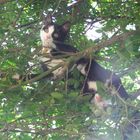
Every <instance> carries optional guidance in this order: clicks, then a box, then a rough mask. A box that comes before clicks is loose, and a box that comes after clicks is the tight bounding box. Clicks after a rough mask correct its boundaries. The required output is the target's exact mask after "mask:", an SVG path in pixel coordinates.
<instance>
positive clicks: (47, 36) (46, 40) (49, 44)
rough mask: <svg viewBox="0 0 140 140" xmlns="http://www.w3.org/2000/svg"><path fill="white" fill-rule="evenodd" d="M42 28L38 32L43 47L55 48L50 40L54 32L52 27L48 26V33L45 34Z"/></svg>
mask: <svg viewBox="0 0 140 140" xmlns="http://www.w3.org/2000/svg"><path fill="white" fill-rule="evenodd" d="M43 27H44V26H43ZM43 27H42V28H41V30H40V38H41V41H42V45H43V46H44V47H55V44H54V43H53V38H52V33H53V32H54V26H53V25H52V26H50V27H49V28H48V32H45V31H44V30H43Z"/></svg>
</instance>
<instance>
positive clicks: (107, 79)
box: [77, 58, 129, 99]
mask: <svg viewBox="0 0 140 140" xmlns="http://www.w3.org/2000/svg"><path fill="white" fill-rule="evenodd" d="M79 64H80V65H81V64H82V65H83V66H85V72H86V75H85V76H86V77H87V79H86V83H85V86H84V88H83V93H86V92H93V93H95V92H96V90H94V89H89V88H88V85H87V82H89V81H100V82H103V83H108V85H113V86H114V87H115V89H116V90H117V91H118V93H119V95H120V97H122V98H124V99H127V98H128V97H129V96H128V94H127V92H126V90H125V88H124V87H123V85H122V83H121V80H120V78H119V76H117V75H116V74H114V73H112V72H111V71H109V70H106V69H105V68H103V67H101V66H100V65H99V64H98V63H97V62H96V61H95V60H94V59H92V60H90V59H89V58H81V59H80V60H78V61H77V65H79Z"/></svg>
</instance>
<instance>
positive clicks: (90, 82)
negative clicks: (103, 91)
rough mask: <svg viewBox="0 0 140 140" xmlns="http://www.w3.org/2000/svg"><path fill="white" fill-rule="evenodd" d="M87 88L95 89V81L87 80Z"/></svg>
mask: <svg viewBox="0 0 140 140" xmlns="http://www.w3.org/2000/svg"><path fill="white" fill-rule="evenodd" d="M87 84H88V88H89V89H92V90H94V91H97V84H96V82H95V81H88V83H87Z"/></svg>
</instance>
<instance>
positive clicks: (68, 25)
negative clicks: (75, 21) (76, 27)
mask: <svg viewBox="0 0 140 140" xmlns="http://www.w3.org/2000/svg"><path fill="white" fill-rule="evenodd" d="M70 27H71V22H70V21H66V22H64V23H63V24H62V28H63V30H64V31H65V32H68V31H69V30H70Z"/></svg>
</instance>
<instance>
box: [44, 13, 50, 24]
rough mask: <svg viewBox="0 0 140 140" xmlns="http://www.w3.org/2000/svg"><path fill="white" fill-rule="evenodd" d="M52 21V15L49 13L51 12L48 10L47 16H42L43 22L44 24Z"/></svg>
mask: <svg viewBox="0 0 140 140" xmlns="http://www.w3.org/2000/svg"><path fill="white" fill-rule="evenodd" d="M51 23H52V15H51V13H50V12H49V13H48V14H47V16H46V17H45V18H44V24H45V25H46V24H51Z"/></svg>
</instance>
